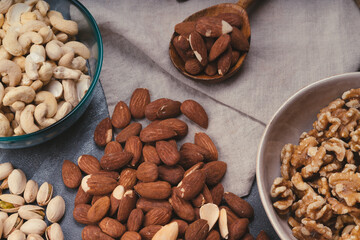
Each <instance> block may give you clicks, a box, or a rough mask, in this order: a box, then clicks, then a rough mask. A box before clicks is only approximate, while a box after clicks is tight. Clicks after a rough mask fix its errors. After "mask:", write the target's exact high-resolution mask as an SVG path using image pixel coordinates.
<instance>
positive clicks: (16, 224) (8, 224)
mask: <svg viewBox="0 0 360 240" xmlns="http://www.w3.org/2000/svg"><path fill="white" fill-rule="evenodd" d="M22 223H23V220H22V219H21V218H20V217H19V214H18V213H14V214H12V215H10V216H9V217H8V218H7V219H6V220H5V221H4V229H3V237H4V238H7V237H8V236H9V235H10V233H12V232H13V231H15V230H16V229H19V228H20V227H21V225H22Z"/></svg>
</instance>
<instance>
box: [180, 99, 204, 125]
mask: <svg viewBox="0 0 360 240" xmlns="http://www.w3.org/2000/svg"><path fill="white" fill-rule="evenodd" d="M180 110H181V112H182V113H183V114H184V115H185V116H186V117H188V118H189V119H190V120H191V121H193V122H195V123H196V124H198V125H199V126H200V127H202V128H207V127H208V124H209V119H208V116H207V114H206V112H205V109H204V108H203V107H202V106H201V105H200V104H199V103H198V102H196V101H194V100H186V101H184V102H183V103H182V104H181V107H180Z"/></svg>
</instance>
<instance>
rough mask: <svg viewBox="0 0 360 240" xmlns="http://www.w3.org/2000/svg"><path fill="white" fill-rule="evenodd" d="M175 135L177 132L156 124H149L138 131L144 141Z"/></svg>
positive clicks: (158, 139) (153, 140)
mask: <svg viewBox="0 0 360 240" xmlns="http://www.w3.org/2000/svg"><path fill="white" fill-rule="evenodd" d="M175 136H177V134H176V132H175V131H174V130H172V129H171V128H169V127H165V126H161V125H158V124H157V125H154V126H150V125H149V126H147V127H146V128H144V129H143V130H142V131H141V132H140V139H141V141H143V142H145V143H148V142H155V141H160V140H165V139H169V138H172V137H175Z"/></svg>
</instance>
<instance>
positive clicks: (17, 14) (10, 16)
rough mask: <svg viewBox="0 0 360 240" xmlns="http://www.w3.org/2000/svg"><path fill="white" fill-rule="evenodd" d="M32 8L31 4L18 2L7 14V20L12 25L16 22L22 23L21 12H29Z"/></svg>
mask: <svg viewBox="0 0 360 240" xmlns="http://www.w3.org/2000/svg"><path fill="white" fill-rule="evenodd" d="M30 10H31V7H30V6H29V5H27V4H25V3H16V4H14V5H12V6H11V7H10V8H9V10H8V12H7V14H6V20H7V22H8V23H9V24H10V25H11V26H14V25H16V24H18V25H20V18H21V14H23V13H25V12H29V11H30Z"/></svg>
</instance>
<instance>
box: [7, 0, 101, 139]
mask: <svg viewBox="0 0 360 240" xmlns="http://www.w3.org/2000/svg"><path fill="white" fill-rule="evenodd" d="M69 1H70V2H71V3H72V4H74V5H75V6H76V7H77V8H78V9H79V10H80V11H81V12H83V13H84V15H85V16H86V17H87V18H88V20H90V25H91V26H92V28H93V29H94V30H95V34H96V42H97V43H98V63H97V66H96V70H95V74H94V77H93V80H92V82H91V85H90V87H89V89H88V91H87V92H86V94H85V96H84V97H83V98H82V99H81V101H80V102H79V104H78V105H76V107H75V108H74V109H72V110H71V112H70V113H69V114H67V115H66V116H65V117H63V118H62V119H60V120H59V121H57V122H55V123H54V124H52V125H50V126H48V127H46V128H43V129H40V130H39V131H36V132H33V133H28V134H24V135H19V136H10V137H0V142H9V141H17V140H27V139H30V138H32V137H34V136H37V135H40V134H42V133H44V132H46V131H48V130H49V129H51V128H54V127H56V126H58V125H60V124H61V123H63V122H64V121H66V120H67V119H68V118H70V117H71V116H72V115H74V114H75V112H76V111H77V110H78V109H79V108H81V107H82V105H83V104H84V103H85V102H86V100H87V99H88V98H89V97H90V96H91V93H92V92H93V91H94V89H95V86H96V84H97V83H98V81H99V77H100V72H101V68H102V64H103V54H104V51H103V40H102V37H101V33H100V30H99V27H98V25H97V23H96V21H95V19H94V17H93V16H92V15H91V13H90V12H89V10H87V8H86V7H85V6H84V5H83V4H82V3H80V2H79V1H78V0H69Z"/></svg>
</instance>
